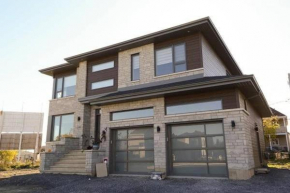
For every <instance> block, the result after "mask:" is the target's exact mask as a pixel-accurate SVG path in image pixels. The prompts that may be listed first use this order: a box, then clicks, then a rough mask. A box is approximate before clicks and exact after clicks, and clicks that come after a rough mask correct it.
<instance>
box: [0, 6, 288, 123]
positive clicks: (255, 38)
mask: <svg viewBox="0 0 290 193" xmlns="http://www.w3.org/2000/svg"><path fill="white" fill-rule="evenodd" d="M0 8H1V12H0V65H1V70H0V109H2V108H4V110H12V111H20V110H21V109H22V104H23V102H24V110H25V111H40V110H42V111H44V112H45V113H47V111H48V100H49V99H50V98H51V92H52V79H51V77H49V76H46V75H42V74H40V73H39V72H38V70H39V69H42V68H46V67H49V66H53V65H57V64H61V63H63V62H64V60H63V58H65V57H68V56H72V55H75V54H79V53H82V52H86V51H89V50H93V49H96V48H100V47H103V46H107V45H110V44H113V43H117V42H120V41H124V40H127V39H131V38H134V37H138V36H141V35H145V34H147V33H151V32H154V31H158V30H162V29H165V28H168V27H172V26H175V25H179V24H182V23H185V22H189V21H192V20H196V19H199V18H202V17H206V16H210V17H211V19H212V20H213V22H214V24H215V25H216V27H217V29H218V31H219V32H220V34H221V36H222V37H223V39H224V41H225V43H226V44H227V46H228V48H229V49H230V51H231V53H232V55H233V56H234V58H235V60H236V61H237V63H238V65H239V66H240V68H241V69H242V71H243V72H244V73H245V74H255V76H256V78H257V80H258V82H259V84H260V86H261V88H262V90H263V92H264V94H265V96H266V98H267V100H268V102H269V104H273V105H272V106H273V107H274V108H276V109H277V110H280V111H281V112H283V113H285V114H287V115H288V116H289V117H290V102H283V101H286V100H287V99H289V98H290V88H289V86H288V85H287V73H290V57H289V53H290V35H289V34H290V20H289V18H290V1H287V0H285V1H279V0H276V1H267V0H263V1H260V0H243V1H232V0H229V1H223V0H220V1H214V0H201V1H197V0H189V1H187V0H176V1H171V0H158V1H157V0H146V1H145V0H138V1H137V0H134V1H133V0H122V1H113V0H106V1H100V0H69V1H68V0H41V1H40V0H25V1H16V0H15V1H11V0H0ZM277 102H278V103H277ZM45 128H46V125H45Z"/></svg>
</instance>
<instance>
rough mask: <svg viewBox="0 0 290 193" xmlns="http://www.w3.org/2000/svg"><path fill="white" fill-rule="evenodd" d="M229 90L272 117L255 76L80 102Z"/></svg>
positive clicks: (108, 101) (109, 102) (100, 101)
mask: <svg viewBox="0 0 290 193" xmlns="http://www.w3.org/2000/svg"><path fill="white" fill-rule="evenodd" d="M227 88H238V89H239V90H241V92H242V93H243V94H244V95H245V97H246V98H247V99H248V100H249V101H250V102H251V104H252V105H253V107H254V108H255V109H257V111H258V112H259V113H260V115H261V116H262V117H268V116H271V115H272V112H271V110H270V108H269V105H268V103H267V101H266V99H265V97H264V95H263V93H262V91H261V89H260V87H259V85H258V84H257V81H256V79H255V78H254V76H253V75H247V76H237V77H228V78H224V79H217V80H209V81H202V82H194V83H188V84H180V85H177V86H174V85H173V86H164V87H163V88H160V87H158V88H156V89H154V88H153V89H150V88H148V89H142V90H140V91H138V90H136V91H135V92H130V93H126V92H123V93H122V92H116V93H113V94H108V95H104V96H100V97H98V96H93V97H85V98H80V99H79V102H81V103H84V104H90V105H99V106H101V105H106V104H113V103H120V102H127V101H134V100H142V99H148V98H155V97H161V96H168V95H173V94H176V93H178V94H182V93H188V92H201V91H210V90H220V89H227Z"/></svg>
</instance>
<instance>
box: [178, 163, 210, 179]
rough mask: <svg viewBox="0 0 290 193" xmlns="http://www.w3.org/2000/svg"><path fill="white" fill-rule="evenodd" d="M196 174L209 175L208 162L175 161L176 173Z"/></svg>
mask: <svg viewBox="0 0 290 193" xmlns="http://www.w3.org/2000/svg"><path fill="white" fill-rule="evenodd" d="M193 173H194V174H196V175H199V176H204V175H207V164H206V163H173V174H174V175H188V176H191V175H192V174H193Z"/></svg>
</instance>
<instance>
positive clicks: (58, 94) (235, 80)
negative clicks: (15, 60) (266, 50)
mask: <svg viewBox="0 0 290 193" xmlns="http://www.w3.org/2000/svg"><path fill="white" fill-rule="evenodd" d="M108 38H109V37H108ZM65 60H66V61H67V63H65V64H61V65H57V66H53V67H49V68H46V69H42V70H40V72H41V73H43V74H46V75H49V76H51V77H52V78H53V80H54V88H53V95H52V96H53V99H52V100H51V101H50V108H49V123H48V131H47V136H48V138H47V143H46V144H47V150H48V149H49V151H51V152H49V153H43V154H42V165H41V172H46V173H49V172H50V173H77V174H94V172H95V171H94V168H95V163H97V162H102V161H103V160H108V169H109V173H110V174H127V175H130V174H148V173H149V172H151V171H161V172H166V174H167V175H169V176H207V177H226V178H230V179H249V178H250V177H251V176H252V175H253V174H254V169H255V168H257V167H260V166H261V163H262V162H263V160H262V151H264V150H265V142H264V133H263V126H262V117H269V116H271V115H272V112H271V110H270V108H269V106H268V104H267V101H266V99H265V97H264V95H263V93H262V91H261V89H260V87H259V85H258V83H257V81H256V79H255V77H254V76H253V75H243V73H242V72H241V70H240V68H239V67H238V65H237V64H236V62H235V60H234V59H233V57H232V55H231V54H230V52H229V50H228V49H227V47H226V45H225V43H224V42H223V40H222V38H221V36H220V35H219V33H218V32H217V30H216V28H215V26H214V25H213V23H212V21H211V20H210V19H209V18H203V19H200V20H196V21H193V22H189V23H186V24H182V25H179V26H176V27H172V28H169V29H165V30H162V31H158V32H155V33H152V34H148V35H145V36H141V37H138V38H134V39H131V40H128V41H125V42H121V43H118V44H114V45H111V46H107V47H104V48H100V49H97V50H93V51H90V52H86V53H83V54H78V55H76V56H72V57H68V58H65ZM62 135H68V136H74V137H77V139H74V138H68V137H67V138H62V139H61V141H57V140H58V139H59V138H60V137H61V136H62ZM100 135H102V137H103V139H102V143H101V148H100V150H99V151H91V150H88V151H85V152H81V151H78V150H77V149H81V148H86V147H87V146H88V145H90V144H89V143H90V137H91V136H92V137H94V138H98V137H99V136H100ZM104 136H105V138H104ZM72 149H73V150H72ZM76 163H79V164H78V165H77V164H76Z"/></svg>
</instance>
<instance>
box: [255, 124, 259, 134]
mask: <svg viewBox="0 0 290 193" xmlns="http://www.w3.org/2000/svg"><path fill="white" fill-rule="evenodd" d="M255 131H257V132H258V131H259V127H258V124H257V123H255Z"/></svg>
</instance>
